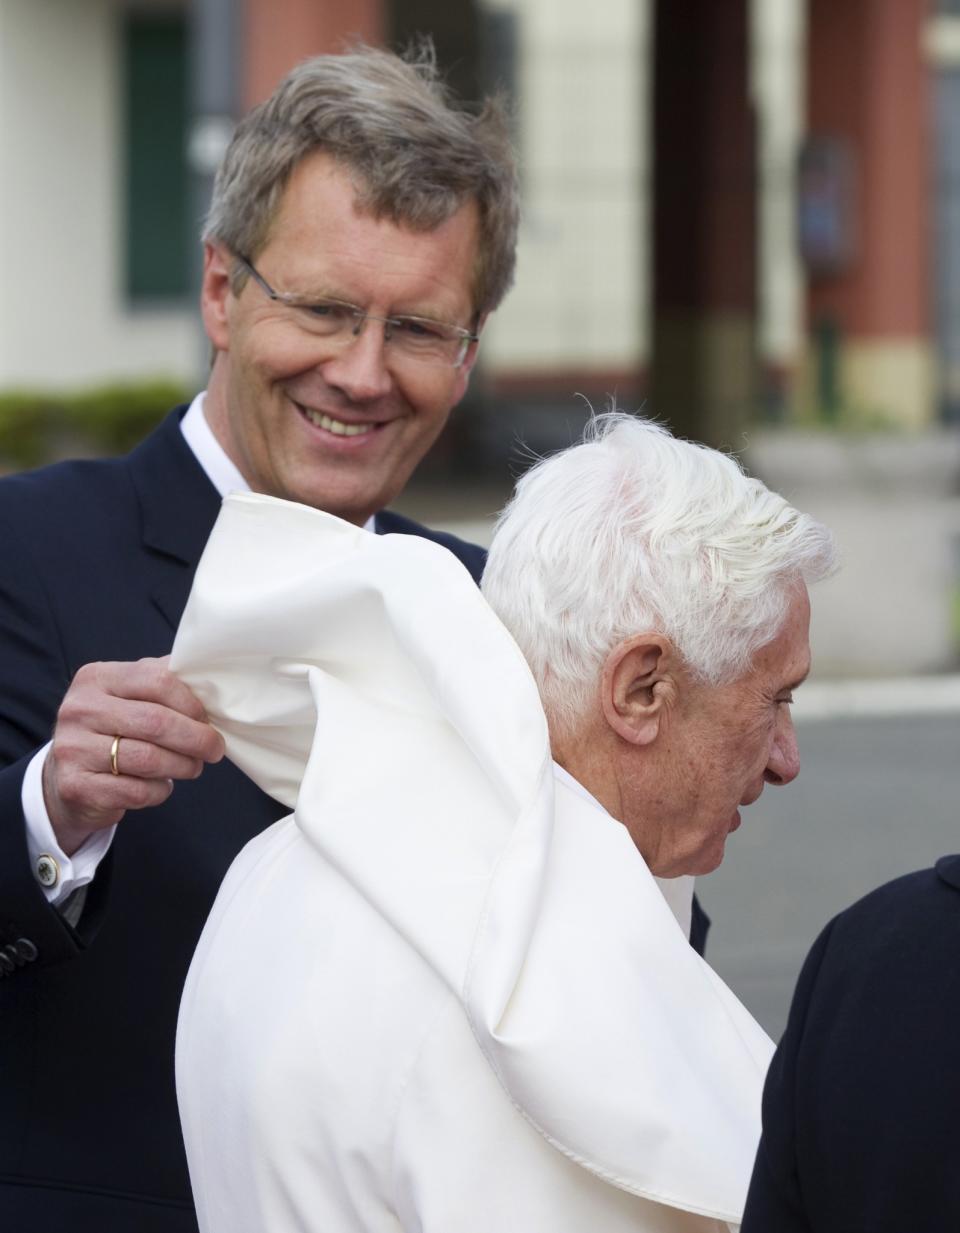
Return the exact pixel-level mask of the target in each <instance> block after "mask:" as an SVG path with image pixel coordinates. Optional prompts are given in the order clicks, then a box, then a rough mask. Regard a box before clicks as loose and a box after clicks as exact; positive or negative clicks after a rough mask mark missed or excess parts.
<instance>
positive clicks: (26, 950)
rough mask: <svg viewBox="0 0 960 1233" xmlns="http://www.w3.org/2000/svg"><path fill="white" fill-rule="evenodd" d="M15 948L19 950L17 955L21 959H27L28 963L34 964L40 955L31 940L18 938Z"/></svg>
mask: <svg viewBox="0 0 960 1233" xmlns="http://www.w3.org/2000/svg"><path fill="white" fill-rule="evenodd" d="M14 946H15V947H16V948H17V954H18V955H19V956H20V958H21V959H25V960H26V961H27V963H33V961H34V959H36V957H37V955H38V954H39V953H40V952H39V951H38V950H37V948H36V947H35V946H34V944H33V943H32V942H31V941H30V939H29V938H17V940H16V941H15V942H14Z"/></svg>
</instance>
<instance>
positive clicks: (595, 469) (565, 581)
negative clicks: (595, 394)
mask: <svg viewBox="0 0 960 1233" xmlns="http://www.w3.org/2000/svg"><path fill="white" fill-rule="evenodd" d="M835 556H836V554H835V548H834V543H833V537H832V535H831V533H830V532H829V531H828V530H827V528H826V527H825V526H823V525H822V524H821V523H819V522H816V521H815V520H814V519H813V518H811V517H810V516H809V515H808V514H802V513H799V512H798V511H797V510H795V509H793V508H792V507H791V506H790V505H788V504H787V502H786V501H785V500H784V498H783V497H781V496H779V495H778V494H777V493H775V492H770V491H769V489H767V488H766V487H765V486H764V485H763V484H762V483H761V482H760V481H759V480H757V479H751V478H750V477H748V476H747V475H745V474H744V472H743V470H742V468H741V467H740V465H739V463H738V462H737V461H736V460H735V459H733V458H730V457H728V456H727V455H725V454H721V453H719V452H718V451H717V450H713V449H709V448H707V447H706V446H704V445H695V444H692V443H690V442H688V441H680V440H677V439H676V438H675V437H673V436H672V435H671V433H670V432H668V431H667V429H666V428H663V427H661V426H660V425H658V424H655V423H652V422H651V421H649V420H644V419H640V418H637V417H634V416H631V415H626V414H623V413H619V412H616V411H614V412H610V413H607V414H605V415H599V416H596V417H594V419H593V420H592V421H591V422H590V423H589V424H588V426H587V430H586V433H585V436H584V441H583V443H582V444H580V445H575V446H573V447H572V448H570V449H568V450H565V451H564V452H562V453H560V454H556V455H554V456H553V457H551V458H548V459H545V460H543V461H541V462H540V463H538V464H537V465H536V466H535V467H533V468H532V470H530V471H528V472H527V474H526V475H524V476H523V478H522V479H521V480H520V481H519V483H518V484H517V487H516V492H515V494H514V496H513V498H512V500H511V501H510V503H509V505H508V506H507V507H506V509H505V510H504V512H503V513H502V514H501V516H500V520H499V523H498V525H497V530H496V534H495V536H494V540H493V545H492V547H491V549H490V555H489V558H488V560H487V565H486V569H485V571H484V575H483V593H484V595H485V596H486V598H487V600H488V601H489V602H490V604H491V606H492V607H493V609H494V611H495V612H496V613H497V614H498V615H499V617H500V619H501V620H502V621H503V623H504V624H505V625H506V627H507V629H509V630H510V632H511V633H512V634H513V637H514V639H515V640H516V642H517V643H518V645H519V647H520V649H521V651H522V652H523V654H524V656H525V657H526V659H527V662H528V663H529V665H530V668H531V670H532V672H533V675H534V677H535V678H536V681H537V684H538V686H539V688H540V694H541V697H542V699H543V703H544V707H545V709H546V712H547V716H548V718H549V719H550V722H551V725H552V726H553V727H554V729H555V730H563V731H566V732H569V731H571V730H572V729H573V728H574V726H575V725H576V723H577V721H578V720H579V719H580V718H581V717H582V716H583V715H584V713H585V711H586V708H587V706H588V704H589V703H590V701H591V699H592V697H593V695H594V693H595V691H596V688H597V686H598V684H599V674H600V671H601V668H602V665H603V662H604V660H605V659H606V657H607V655H608V654H609V653H610V651H611V650H613V648H614V647H615V646H616V645H617V644H618V643H619V642H621V641H622V640H623V639H625V638H628V637H630V636H632V635H633V634H638V633H642V632H655V633H661V634H663V635H664V636H666V637H668V638H669V639H670V640H671V642H672V643H673V644H674V646H675V647H676V648H677V649H678V650H679V652H680V654H681V655H682V656H683V658H684V661H685V663H686V665H687V667H688V668H689V669H690V670H691V671H692V673H693V674H694V676H695V678H696V679H698V680H700V681H704V682H708V683H711V684H721V683H725V682H727V681H731V680H735V679H736V678H737V677H739V676H740V675H742V674H743V673H744V672H745V671H746V670H747V669H748V667H749V663H750V660H751V658H752V656H753V654H754V653H755V652H756V651H757V650H759V649H760V647H762V646H765V645H766V644H767V643H768V642H770V641H771V640H772V639H773V638H775V637H776V635H777V633H778V631H779V629H780V626H781V625H782V622H783V620H784V618H785V616H786V613H787V607H788V604H789V601H790V596H791V591H792V589H793V587H794V585H795V584H796V583H797V582H798V581H801V580H802V581H804V582H807V583H810V582H815V581H817V580H819V579H820V578H823V577H825V576H826V575H827V574H829V573H830V572H832V570H833V569H834V567H835Z"/></svg>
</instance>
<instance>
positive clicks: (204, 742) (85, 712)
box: [54, 688, 224, 771]
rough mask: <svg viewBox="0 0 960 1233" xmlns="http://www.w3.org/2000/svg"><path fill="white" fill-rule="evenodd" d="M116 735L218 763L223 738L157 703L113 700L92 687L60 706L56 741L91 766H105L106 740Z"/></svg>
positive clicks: (71, 695)
mask: <svg viewBox="0 0 960 1233" xmlns="http://www.w3.org/2000/svg"><path fill="white" fill-rule="evenodd" d="M115 736H120V737H126V738H128V739H132V740H137V741H142V742H144V743H145V744H148V745H157V746H159V747H160V748H161V749H165V750H168V751H169V752H171V753H174V754H180V755H182V756H183V757H186V758H197V759H199V760H200V761H201V762H218V761H219V760H220V759H221V758H222V757H223V754H224V744H223V737H222V736H221V735H220V734H219V732H217V730H216V729H215V728H213V727H212V726H211V725H210V724H209V723H206V722H205V721H200V720H197V719H191V718H190V717H189V716H186V715H183V714H182V713H181V712H179V711H176V710H173V709H172V708H171V707H167V706H163V705H161V704H159V703H154V702H139V701H130V700H129V699H126V698H114V697H111V696H109V695H106V694H102V693H100V692H99V691H97V690H93V689H90V688H83V689H78V690H76V691H71V693H69V694H68V696H67V697H66V698H65V699H64V701H63V705H62V706H61V707H60V713H59V716H58V720H57V729H56V732H55V734H54V745H55V747H58V749H59V752H60V754H61V755H62V756H69V755H70V754H72V755H74V756H76V758H77V759H78V761H80V762H81V764H82V765H83V766H84V767H85V768H86V769H88V770H94V771H99V770H102V769H103V742H104V740H106V742H107V745H108V748H109V745H110V743H111V742H112V741H113V738H114V737H115Z"/></svg>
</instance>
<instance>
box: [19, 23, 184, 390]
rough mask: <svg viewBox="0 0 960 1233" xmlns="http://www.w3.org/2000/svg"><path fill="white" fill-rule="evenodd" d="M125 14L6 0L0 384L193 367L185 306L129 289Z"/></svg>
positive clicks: (90, 380) (52, 383)
mask: <svg viewBox="0 0 960 1233" xmlns="http://www.w3.org/2000/svg"><path fill="white" fill-rule="evenodd" d="M120 71H121V65H120V49H119V14H118V13H117V11H116V9H115V5H114V3H113V2H112V0H0V186H2V188H0V388H3V387H10V386H14V385H19V386H24V385H26V386H45V387H56V386H77V385H82V384H95V383H98V382H101V381H106V380H112V379H115V378H127V377H138V376H152V375H169V376H174V377H180V378H181V379H183V380H185V381H190V380H191V379H192V378H194V377H195V375H196V373H197V372H198V371H199V368H200V363H201V356H202V347H201V343H200V341H199V337H198V333H197V331H198V326H197V325H196V324H195V321H194V319H193V315H192V313H190V312H189V311H185V310H171V309H162V310H157V311H147V310H139V309H138V310H136V311H131V310H130V308H129V307H128V305H127V303H126V302H125V297H124V290H123V269H122V261H123V244H124V241H123V216H122V213H121V210H122V201H123V183H122V179H121V175H122V167H121V164H120V159H121V155H122V132H121V129H120V122H121V109H120V97H121V89H122V81H121V77H120Z"/></svg>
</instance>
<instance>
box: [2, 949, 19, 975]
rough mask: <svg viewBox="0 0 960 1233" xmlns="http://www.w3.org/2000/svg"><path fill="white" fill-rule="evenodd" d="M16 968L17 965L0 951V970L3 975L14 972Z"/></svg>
mask: <svg viewBox="0 0 960 1233" xmlns="http://www.w3.org/2000/svg"><path fill="white" fill-rule="evenodd" d="M16 967H17V965H16V964H15V963H14V962H13V960H12V959H11V958H10V956H9V955H8V954H7V953H6V952H5V951H3V950H0V970H2V971H3V973H4V975H6V974H7V972H13V971H16Z"/></svg>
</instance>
